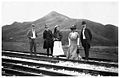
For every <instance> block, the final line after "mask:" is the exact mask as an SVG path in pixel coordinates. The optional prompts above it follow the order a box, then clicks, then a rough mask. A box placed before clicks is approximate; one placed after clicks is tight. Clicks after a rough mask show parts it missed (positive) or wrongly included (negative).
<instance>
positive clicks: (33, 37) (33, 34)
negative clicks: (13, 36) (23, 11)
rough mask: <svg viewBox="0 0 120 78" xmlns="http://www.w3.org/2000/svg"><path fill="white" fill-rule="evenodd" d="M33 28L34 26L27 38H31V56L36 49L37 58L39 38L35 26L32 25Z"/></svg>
mask: <svg viewBox="0 0 120 78" xmlns="http://www.w3.org/2000/svg"><path fill="white" fill-rule="evenodd" d="M31 26H32V29H31V30H29V31H28V33H27V37H28V38H29V43H30V52H31V55H32V53H33V48H34V53H35V56H36V38H37V32H36V31H35V25H34V24H32V25H31Z"/></svg>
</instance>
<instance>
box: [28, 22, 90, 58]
mask: <svg viewBox="0 0 120 78" xmlns="http://www.w3.org/2000/svg"><path fill="white" fill-rule="evenodd" d="M86 26H87V24H86V22H85V21H83V22H82V30H81V34H80V35H79V33H78V32H77V31H76V25H72V27H71V28H70V29H71V32H70V33H69V35H68V42H69V43H68V51H67V52H66V53H65V52H64V51H63V48H62V38H63V34H62V32H61V31H60V26H59V25H56V26H55V27H54V32H53V33H52V31H51V30H50V29H49V26H48V25H45V31H44V32H43V39H44V44H43V49H46V50H47V56H50V55H51V56H53V57H59V55H66V57H67V59H73V60H80V59H82V57H81V55H80V50H79V48H80V40H81V44H82V46H83V48H84V52H85V59H86V60H88V57H89V49H90V43H91V40H92V34H91V31H90V30H89V29H88V28H87V27H86ZM34 27H35V25H32V30H31V31H29V32H28V34H27V36H28V38H29V42H30V51H31V54H32V52H33V48H34V53H35V55H36V42H35V40H36V37H37V33H36V32H35V28H34ZM49 50H51V53H50V51H49Z"/></svg>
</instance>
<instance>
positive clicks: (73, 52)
mask: <svg viewBox="0 0 120 78" xmlns="http://www.w3.org/2000/svg"><path fill="white" fill-rule="evenodd" d="M77 49H78V47H77V45H75V44H73V45H71V46H70V47H69V48H68V52H67V59H72V60H80V59H81V56H80V54H78V53H77Z"/></svg>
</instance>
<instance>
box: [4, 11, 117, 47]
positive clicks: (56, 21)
mask: <svg viewBox="0 0 120 78" xmlns="http://www.w3.org/2000/svg"><path fill="white" fill-rule="evenodd" d="M82 21H86V23H87V27H88V28H89V29H90V30H91V32H92V35H93V39H92V43H91V45H92V46H118V27H117V26H114V25H111V24H107V25H103V24H101V23H98V22H94V21H90V20H87V19H73V18H70V17H67V16H65V15H63V14H60V13H57V12H55V11H52V12H50V13H49V14H47V15H46V16H44V17H42V18H40V19H38V20H35V21H32V22H22V23H21V22H14V23H13V24H11V25H5V26H2V41H3V42H25V43H27V42H28V38H27V36H26V34H27V32H28V30H29V29H31V24H35V25H36V31H37V32H38V39H37V42H38V43H40V44H43V38H42V36H43V35H42V34H43V31H44V27H45V24H47V25H49V28H50V30H52V31H53V29H54V26H55V25H60V30H61V31H62V33H63V39H62V43H63V45H66V44H68V40H67V37H68V34H69V32H70V27H71V26H72V25H73V24H76V25H77V31H78V32H79V33H80V31H81V28H82V26H81V22H82Z"/></svg>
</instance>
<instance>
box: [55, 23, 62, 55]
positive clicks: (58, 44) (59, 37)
mask: <svg viewBox="0 0 120 78" xmlns="http://www.w3.org/2000/svg"><path fill="white" fill-rule="evenodd" d="M53 35H54V46H53V56H54V57H57V56H59V55H64V52H63V48H62V42H61V40H62V33H61V32H60V29H59V26H58V25H56V26H55V29H54V34H53Z"/></svg>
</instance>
